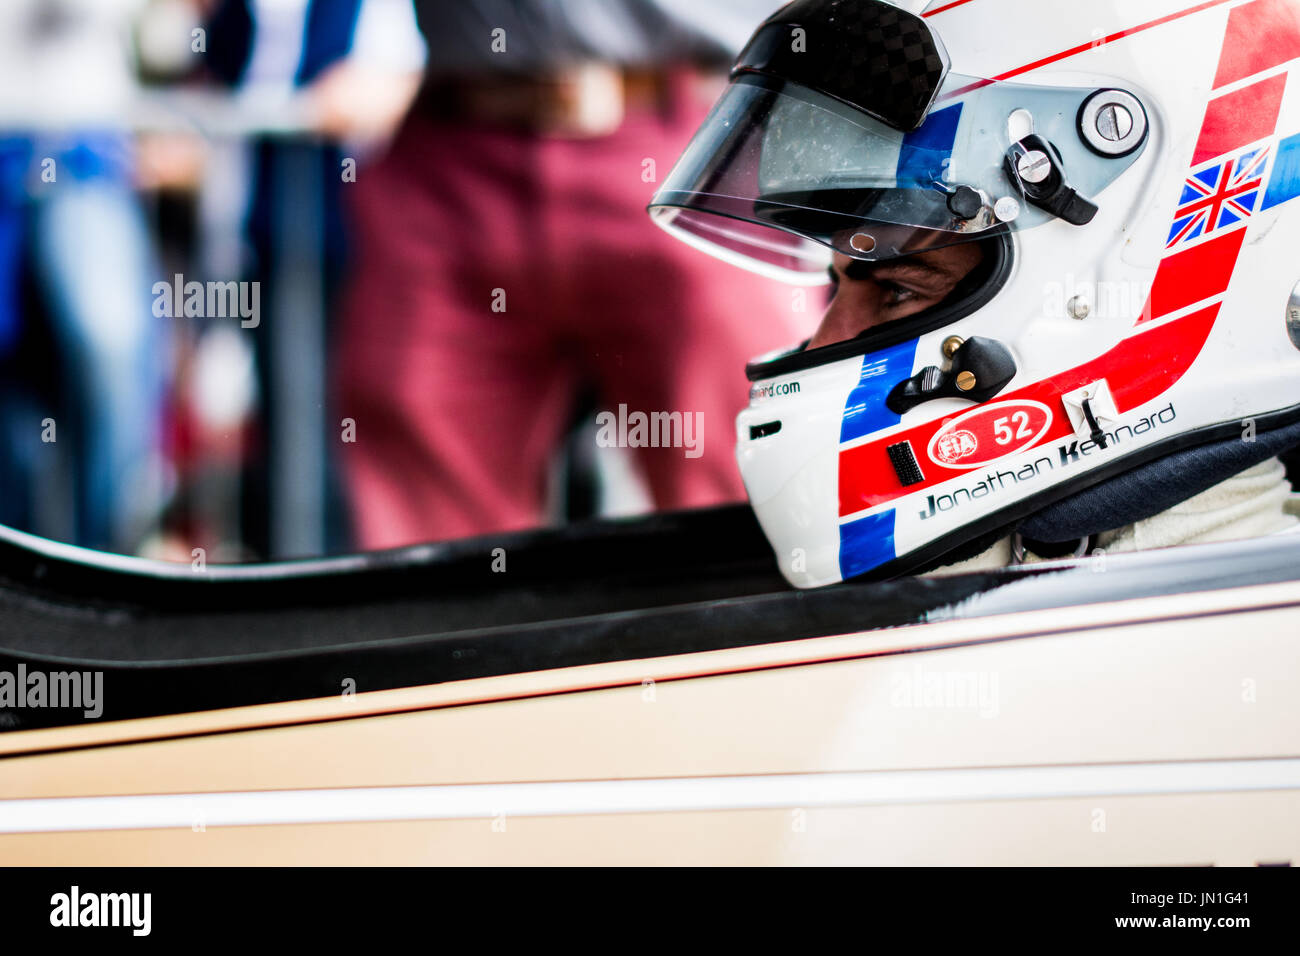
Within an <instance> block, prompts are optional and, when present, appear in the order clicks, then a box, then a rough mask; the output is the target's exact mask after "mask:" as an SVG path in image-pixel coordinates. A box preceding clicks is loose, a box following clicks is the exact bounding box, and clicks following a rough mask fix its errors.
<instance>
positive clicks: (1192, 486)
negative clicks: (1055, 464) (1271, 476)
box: [1017, 422, 1300, 542]
mask: <svg viewBox="0 0 1300 956" xmlns="http://www.w3.org/2000/svg"><path fill="white" fill-rule="evenodd" d="M1253 437H1254V441H1246V440H1244V439H1242V438H1229V439H1227V440H1226V441H1219V442H1213V443H1211V444H1208V445H1201V446H1199V447H1196V448H1188V449H1184V450H1183V451H1176V452H1174V453H1172V454H1170V455H1166V456H1165V457H1164V458H1158V459H1156V460H1155V461H1152V462H1148V463H1147V464H1145V465H1139V466H1138V467H1137V468H1134V469H1132V470H1130V471H1127V472H1125V473H1124V474H1122V475H1117V476H1116V477H1114V478H1110V479H1108V480H1106V481H1103V482H1101V483H1100V484H1098V485H1094V486H1093V487H1091V488H1088V489H1085V490H1084V491H1080V492H1078V493H1077V494H1073V495H1070V496H1069V497H1068V498H1063V499H1062V500H1060V501H1058V502H1056V503H1055V504H1053V505H1050V506H1048V507H1047V508H1044V509H1043V510H1042V511H1040V512H1038V513H1037V514H1035V515H1032V516H1031V517H1029V518H1027V519H1025V520H1024V521H1023V522H1021V524H1020V526H1019V528H1018V529H1017V530H1018V531H1019V532H1020V534H1022V535H1024V536H1025V537H1026V538H1032V539H1034V540H1037V541H1050V542H1064V541H1076V540H1078V539H1080V538H1087V537H1089V536H1091V535H1094V534H1099V533H1101V532H1102V531H1113V530H1114V529H1116V528H1122V527H1123V526H1125V525H1129V524H1133V523H1134V522H1136V521H1142V520H1144V519H1146V518H1150V517H1151V516H1152V515H1156V514H1159V513H1160V512H1162V511H1166V510H1168V509H1169V508H1172V507H1174V506H1175V505H1177V504H1180V503H1181V502H1183V501H1186V500H1187V499H1188V498H1191V497H1192V496H1193V495H1198V494H1200V493H1201V492H1202V491H1206V490H1207V489H1209V488H1212V487H1213V486H1214V485H1217V484H1218V483H1219V482H1221V481H1226V480H1227V479H1229V478H1231V477H1232V476H1233V475H1236V474H1239V473H1240V472H1243V471H1245V470H1246V469H1247V468H1250V467H1253V466H1254V465H1258V464H1259V463H1260V462H1262V461H1267V460H1268V459H1269V458H1273V457H1275V456H1276V455H1280V454H1281V453H1282V452H1284V451H1286V450H1287V449H1289V448H1294V447H1296V446H1297V445H1300V422H1297V423H1296V424H1292V425H1284V426H1282V427H1281V428H1275V429H1270V430H1269V431H1262V432H1260V433H1259V434H1257V435H1255V436H1253Z"/></svg>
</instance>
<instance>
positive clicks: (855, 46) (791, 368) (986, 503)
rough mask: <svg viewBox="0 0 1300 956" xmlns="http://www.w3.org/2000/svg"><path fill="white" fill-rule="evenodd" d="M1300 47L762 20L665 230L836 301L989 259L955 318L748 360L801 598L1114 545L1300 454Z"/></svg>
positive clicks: (1298, 41) (946, 6) (745, 438)
mask: <svg viewBox="0 0 1300 956" xmlns="http://www.w3.org/2000/svg"><path fill="white" fill-rule="evenodd" d="M912 6H913V9H915V7H916V6H917V5H916V4H913V5H912ZM1297 57H1300V0H1208V2H1207V0H1143V2H1140V3H1134V2H1131V0H1123V2H1121V0H1095V2H1092V3H1086V4H1082V3H1077V2H1073V0H1071V2H1060V0H1044V2H1041V3H1036V4H1025V3H1023V2H1021V0H957V2H952V0H939V2H935V3H933V4H931V5H930V7H929V8H927V9H925V10H923V11H921V12H919V13H917V12H910V11H909V10H905V9H903V8H901V7H899V6H895V5H893V4H889V3H885V2H881V0H795V2H793V3H790V4H788V5H786V6H785V7H783V8H782V9H781V10H779V11H778V12H777V13H776V14H774V15H773V16H772V17H771V18H769V19H768V20H767V21H766V22H765V23H763V24H762V26H760V27H759V29H758V31H757V32H756V33H755V34H754V36H753V38H752V39H751V40H750V42H749V44H748V46H746V48H745V50H744V51H743V52H742V53H741V55H740V57H739V59H738V61H737V63H736V66H735V68H734V69H733V71H732V75H731V83H730V85H729V87H728V89H727V91H726V92H725V93H724V94H723V96H722V97H721V99H720V100H719V101H718V103H717V104H716V105H715V106H714V108H713V111H712V113H711V114H710V115H709V117H708V119H706V120H705V122H704V124H703V126H702V127H701V128H700V130H699V131H698V132H697V133H696V135H695V138H694V139H693V140H692V141H691V143H690V145H689V146H688V147H687V149H686V151H685V153H684V154H683V155H682V156H681V158H680V159H679V161H678V163H677V165H676V166H675V167H674V169H673V171H672V173H671V174H670V175H669V176H668V178H667V179H666V180H665V181H664V183H663V184H662V187H661V188H660V189H659V190H658V192H656V194H655V196H654V198H653V200H652V201H651V204H650V212H651V215H652V217H653V219H654V221H655V222H656V223H658V224H659V225H661V226H663V227H664V228H665V229H667V230H668V231H669V232H671V233H672V234H674V235H676V236H678V237H679V238H681V239H683V240H684V241H686V242H689V243H691V244H692V245H694V246H696V247H698V248H701V249H703V250H705V251H708V252H710V253H712V254H714V255H716V256H719V257H720V258H723V259H725V260H727V261H729V262H732V263H735V264H737V265H741V266H744V267H745V268H748V269H751V270H752V271H755V272H759V273H763V274H765V275H768V276H775V277H780V278H783V279H785V280H787V281H789V282H792V283H799V284H809V285H810V284H816V283H822V282H825V281H827V271H826V270H827V266H828V264H829V262H830V259H831V256H832V253H833V252H839V253H842V254H843V255H846V256H849V257H852V258H853V259H858V260H866V261H876V262H880V261H884V260H889V259H893V258H897V257H900V256H906V255H909V254H913V253H918V252H922V251H926V250H932V249H939V248H943V247H945V246H950V245H953V244H956V243H979V244H980V245H981V248H982V250H983V255H982V257H980V265H979V266H977V267H976V268H975V270H974V271H973V272H972V273H970V274H969V275H967V276H966V277H965V279H963V280H962V281H961V282H960V283H959V284H958V285H957V287H956V289H954V290H953V292H952V293H951V294H950V295H948V296H947V297H946V298H945V299H944V300H943V301H942V302H941V303H939V304H938V305H936V306H934V307H932V308H929V309H927V310H925V311H923V312H921V313H919V314H915V315H912V316H909V317H908V318H906V319H901V320H897V321H893V322H887V323H885V324H883V325H878V326H875V327H873V328H870V329H868V330H867V331H866V332H864V333H862V334H861V335H859V336H857V337H856V338H852V339H849V340H847V341H842V342H838V343H835V344H832V345H826V346H822V347H818V348H811V349H810V348H805V347H803V346H799V347H796V348H794V349H790V350H786V351H782V352H779V353H774V354H771V355H767V356H764V357H762V358H759V359H756V360H755V361H753V362H752V363H750V365H749V366H748V368H747V373H748V377H749V379H750V381H751V383H752V384H751V388H750V404H749V407H748V408H747V409H746V410H745V411H744V412H742V413H741V415H740V416H739V419H738V421H737V429H738V440H739V444H738V448H737V457H738V459H739V463H740V469H741V473H742V475H743V477H744V480H745V485H746V488H747V490H748V493H749V497H750V500H751V502H752V504H753V507H754V509H755V511H756V513H757V515H758V519H759V521H760V523H761V524H762V526H763V529H764V531H765V532H766V534H767V537H768V539H769V540H770V541H771V543H772V546H773V548H774V550H775V552H776V555H777V559H778V562H779V563H780V566H781V569H782V571H783V573H784V574H785V576H786V577H787V578H788V580H789V581H790V582H791V583H792V584H794V585H797V586H799V587H815V586H819V585H824V584H829V583H832V582H836V581H840V580H843V579H847V578H852V577H857V576H860V575H874V576H887V575H891V574H898V573H903V572H907V571H914V570H918V569H920V568H922V567H926V566H933V565H936V564H942V563H947V562H949V561H952V560H956V559H958V558H960V557H964V556H966V555H968V554H971V553H974V552H975V551H977V550H980V549H982V548H983V547H985V546H987V544H988V543H989V542H991V541H992V540H993V539H995V538H996V537H998V536H1002V535H1005V534H1007V533H1009V532H1011V531H1013V530H1016V529H1017V528H1020V529H1021V530H1022V531H1026V533H1028V532H1030V531H1032V537H1033V538H1035V539H1037V540H1041V541H1049V542H1060V541H1068V540H1073V539H1076V538H1080V537H1086V536H1087V535H1089V534H1094V533H1096V532H1099V531H1102V530H1107V529H1109V528H1114V527H1119V526H1120V525H1122V524H1126V523H1129V522H1131V521H1134V520H1138V519H1139V518H1142V517H1146V516H1149V515H1150V514H1154V513H1156V512H1157V511H1160V510H1163V509H1164V508H1167V507H1170V506H1171V505H1173V504H1175V503H1176V502H1177V501H1179V500H1183V499H1184V498H1186V497H1190V496H1191V495H1192V494H1195V493H1197V492H1198V491H1200V490H1203V489H1204V488H1206V487H1209V486H1210V485H1211V484H1213V483H1215V482H1217V481H1219V480H1222V479H1223V478H1226V477H1228V476H1229V475H1231V474H1233V473H1235V472H1236V471H1239V470H1241V469H1243V468H1245V467H1248V466H1249V465H1251V464H1253V463H1255V462H1256V461H1262V460H1263V459H1265V458H1267V457H1270V456H1271V455H1273V454H1276V453H1277V452H1278V451H1280V450H1282V449H1283V448H1285V447H1288V446H1289V445H1291V444H1295V443H1297V442H1300V428H1297V427H1296V423H1297V422H1298V421H1300V287H1297V280H1298V279H1300V215H1297V214H1296V213H1295V212H1294V211H1293V210H1295V209H1300V203H1297V204H1290V200H1292V199H1293V198H1295V197H1297V196H1300V77H1293V76H1292V72H1293V71H1294V70H1295V68H1296V66H1297V60H1296V58H1297ZM805 344H806V343H805Z"/></svg>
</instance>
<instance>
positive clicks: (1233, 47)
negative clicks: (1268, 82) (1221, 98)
mask: <svg viewBox="0 0 1300 956" xmlns="http://www.w3.org/2000/svg"><path fill="white" fill-rule="evenodd" d="M1298 56H1300V6H1297V5H1296V3H1295V0H1255V2H1254V3H1248V4H1246V5H1245V6H1241V7H1237V8H1235V9H1234V10H1233V11H1232V12H1231V13H1229V14H1228V33H1227V36H1226V37H1225V38H1224V43H1223V52H1222V54H1220V56H1219V71H1218V73H1217V75H1216V76H1215V78H1214V87H1215V89H1218V88H1219V87H1220V86H1225V85H1226V84H1228V83H1235V82H1236V81H1237V80H1244V79H1245V78H1246V77H1248V76H1254V75H1255V74H1256V73H1260V72H1262V71H1264V70H1267V69H1270V68H1272V67H1275V66H1280V65H1281V64H1283V63H1286V62H1287V61H1288V60H1294V59H1295V58H1296V57H1298Z"/></svg>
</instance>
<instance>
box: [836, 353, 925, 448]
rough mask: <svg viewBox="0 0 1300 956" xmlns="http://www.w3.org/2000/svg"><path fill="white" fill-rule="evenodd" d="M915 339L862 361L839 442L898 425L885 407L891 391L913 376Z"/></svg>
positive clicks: (864, 358)
mask: <svg viewBox="0 0 1300 956" xmlns="http://www.w3.org/2000/svg"><path fill="white" fill-rule="evenodd" d="M915 360H916V340H915V339H912V340H911V341H908V342H901V343H899V344H898V345H895V346H893V347H891V348H887V349H881V350H880V351H879V352H872V353H870V354H869V355H865V356H863V358H862V371H861V373H860V374H859V375H858V384H857V386H856V387H855V388H854V389H853V391H851V392H849V398H848V401H847V402H846V403H845V405H844V420H843V421H842V423H841V424H840V441H841V442H846V441H852V440H853V439H855V438H861V437H862V436H863V435H870V434H871V433H872V432H878V431H880V430H881V429H882V428H892V427H893V426H894V425H897V424H898V415H896V414H895V413H894V412H891V411H890V410H889V409H888V408H886V407H885V398H886V396H888V395H889V391H890V389H892V388H893V387H894V386H895V385H897V384H898V383H899V382H901V381H902V380H903V379H905V378H911V376H912V364H913V362H914V361H915Z"/></svg>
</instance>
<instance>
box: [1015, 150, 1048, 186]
mask: <svg viewBox="0 0 1300 956" xmlns="http://www.w3.org/2000/svg"><path fill="white" fill-rule="evenodd" d="M1016 172H1018V173H1019V174H1020V178H1021V179H1023V180H1024V181H1025V182H1027V183H1041V182H1043V181H1044V180H1046V179H1047V177H1048V176H1050V175H1052V160H1051V157H1049V156H1048V155H1047V154H1046V153H1045V152H1043V151H1042V150H1041V149H1031V150H1030V151H1029V152H1027V153H1025V154H1024V155H1022V156H1021V157H1020V158H1019V159H1018V160H1016Z"/></svg>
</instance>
